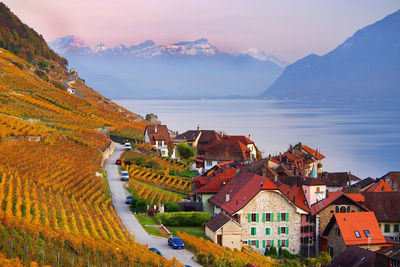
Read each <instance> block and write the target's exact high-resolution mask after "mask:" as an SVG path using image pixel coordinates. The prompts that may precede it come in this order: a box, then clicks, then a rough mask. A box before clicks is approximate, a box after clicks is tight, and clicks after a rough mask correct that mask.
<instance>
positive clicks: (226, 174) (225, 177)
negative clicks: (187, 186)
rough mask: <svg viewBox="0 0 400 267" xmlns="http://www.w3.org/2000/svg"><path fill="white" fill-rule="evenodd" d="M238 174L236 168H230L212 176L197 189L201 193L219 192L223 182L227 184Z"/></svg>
mask: <svg viewBox="0 0 400 267" xmlns="http://www.w3.org/2000/svg"><path fill="white" fill-rule="evenodd" d="M235 176H236V168H228V169H226V170H224V171H223V172H222V173H220V174H219V175H217V176H215V177H213V178H211V179H210V180H209V181H208V183H206V184H205V185H204V186H202V187H200V188H199V189H198V190H197V193H199V194H207V193H213V194H215V193H218V192H219V190H220V189H221V187H222V186H223V184H227V183H228V182H229V181H230V180H231V179H232V178H233V177H235Z"/></svg>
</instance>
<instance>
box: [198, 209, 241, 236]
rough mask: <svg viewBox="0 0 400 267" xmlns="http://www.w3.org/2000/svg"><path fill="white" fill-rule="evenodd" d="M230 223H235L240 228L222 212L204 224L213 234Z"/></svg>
mask: <svg viewBox="0 0 400 267" xmlns="http://www.w3.org/2000/svg"><path fill="white" fill-rule="evenodd" d="M230 221H233V222H234V223H236V224H237V225H238V226H239V227H241V225H240V224H239V223H238V222H236V221H235V220H233V219H232V218H231V217H230V216H229V215H227V214H225V213H224V212H220V213H218V214H217V215H215V216H213V217H212V218H211V219H210V220H209V221H208V222H207V223H206V224H205V226H207V227H208V228H210V229H211V230H212V231H213V232H216V231H218V230H219V229H221V228H222V227H223V226H224V225H226V224H227V223H229V222H230Z"/></svg>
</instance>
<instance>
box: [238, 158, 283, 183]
mask: <svg viewBox="0 0 400 267" xmlns="http://www.w3.org/2000/svg"><path fill="white" fill-rule="evenodd" d="M240 171H251V172H254V173H256V174H258V175H260V176H264V174H265V177H267V178H269V179H272V180H273V179H274V178H275V176H278V174H277V173H276V172H275V171H274V170H273V169H271V168H270V167H268V159H260V160H257V161H256V162H254V163H253V164H251V165H248V166H246V167H244V168H242V169H240ZM264 171H265V173H264Z"/></svg>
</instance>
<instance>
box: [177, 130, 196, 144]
mask: <svg viewBox="0 0 400 267" xmlns="http://www.w3.org/2000/svg"><path fill="white" fill-rule="evenodd" d="M199 134H200V131H199V130H189V131H186V132H184V133H181V134H180V135H177V136H176V137H175V138H174V141H175V142H179V141H180V140H184V141H185V142H194V141H196V139H197V137H198V136H199Z"/></svg>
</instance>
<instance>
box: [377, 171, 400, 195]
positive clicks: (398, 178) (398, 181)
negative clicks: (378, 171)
mask: <svg viewBox="0 0 400 267" xmlns="http://www.w3.org/2000/svg"><path fill="white" fill-rule="evenodd" d="M381 179H382V180H385V182H386V184H387V185H388V186H390V188H392V189H393V191H396V192H400V172H388V173H387V174H385V175H384V176H382V177H381Z"/></svg>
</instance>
